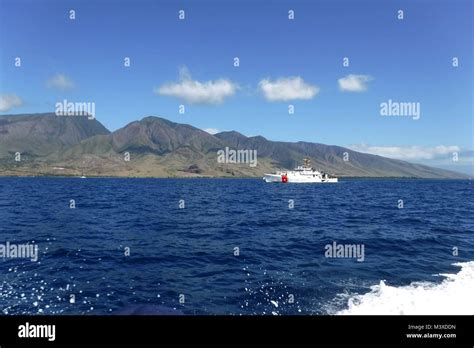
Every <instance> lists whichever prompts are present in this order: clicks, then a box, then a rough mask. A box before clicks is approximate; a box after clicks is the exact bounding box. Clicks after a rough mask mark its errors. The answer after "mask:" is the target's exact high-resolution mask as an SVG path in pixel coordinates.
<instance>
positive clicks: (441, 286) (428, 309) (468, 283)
mask: <svg viewBox="0 0 474 348" xmlns="http://www.w3.org/2000/svg"><path fill="white" fill-rule="evenodd" d="M454 266H458V267H461V270H460V271H459V272H458V273H456V274H439V275H440V276H442V277H444V278H445V279H443V281H442V282H441V283H431V282H416V283H412V284H410V285H407V286H398V287H397V286H390V285H387V284H385V282H384V281H383V280H382V281H380V284H379V285H375V286H372V287H371V290H372V291H370V292H369V293H366V294H364V295H353V296H351V297H350V298H349V300H348V302H347V305H348V308H347V309H344V310H341V311H338V312H337V313H336V314H338V315H392V314H393V315H419V314H420V315H441V314H444V315H446V314H450V315H454V314H458V315H462V314H464V315H472V314H474V297H473V296H472V295H473V294H474V261H470V262H461V263H455V264H454Z"/></svg>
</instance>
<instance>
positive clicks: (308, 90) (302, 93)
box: [258, 76, 320, 102]
mask: <svg viewBox="0 0 474 348" xmlns="http://www.w3.org/2000/svg"><path fill="white" fill-rule="evenodd" d="M258 86H259V88H260V90H261V91H262V92H263V95H264V96H265V99H267V100H268V101H272V102H273V101H289V100H296V99H312V98H314V96H316V95H317V94H318V93H319V90H320V88H319V87H318V86H314V85H310V84H308V83H306V82H304V80H303V79H302V78H301V77H299V76H293V77H283V78H279V79H277V80H275V81H271V80H270V79H263V80H261V81H260V82H259V83H258Z"/></svg>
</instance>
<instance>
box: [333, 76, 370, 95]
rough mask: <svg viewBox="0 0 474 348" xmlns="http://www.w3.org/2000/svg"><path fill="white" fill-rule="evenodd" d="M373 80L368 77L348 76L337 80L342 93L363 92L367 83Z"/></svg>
mask: <svg viewBox="0 0 474 348" xmlns="http://www.w3.org/2000/svg"><path fill="white" fill-rule="evenodd" d="M372 80H373V78H372V77H371V76H369V75H354V74H350V75H347V76H345V77H342V78H340V79H339V80H337V82H338V83H339V89H340V90H341V91H343V92H365V91H366V90H367V88H368V86H367V83H368V82H369V81H372Z"/></svg>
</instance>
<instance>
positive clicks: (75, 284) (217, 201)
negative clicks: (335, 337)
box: [0, 178, 474, 315]
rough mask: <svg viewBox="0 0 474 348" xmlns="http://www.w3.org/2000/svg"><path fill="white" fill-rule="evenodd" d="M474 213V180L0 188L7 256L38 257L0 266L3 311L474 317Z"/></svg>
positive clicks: (3, 181) (67, 181)
mask: <svg viewBox="0 0 474 348" xmlns="http://www.w3.org/2000/svg"><path fill="white" fill-rule="evenodd" d="M70 200H75V205H76V207H75V208H74V209H71V208H70ZM181 200H183V201H181ZM399 200H403V208H402V209H400V208H398V205H399ZM180 202H181V203H184V208H180V206H179V205H180ZM181 206H182V204H181ZM291 206H293V208H290V207H291ZM473 208H474V203H473V184H472V181H469V180H465V181H461V180H453V181H449V180H342V181H341V182H340V183H338V184H330V185H311V184H309V185H308V184H299V185H297V184H266V183H264V182H263V181H262V180H257V179H107V178H100V179H99V178H97V179H96V178H87V179H80V178H0V244H5V243H7V242H9V243H12V244H15V243H16V244H24V243H30V244H35V245H38V249H39V257H38V260H37V261H36V262H34V261H31V260H30V259H24V258H23V259H22V258H0V310H1V311H2V312H3V313H4V314H36V313H39V314H115V313H141V314H160V313H161V314H167V313H177V314H181V313H182V314H230V315H240V314H255V315H261V314H268V315H272V314H279V315H285V314H312V315H325V314H373V313H377V314H444V313H453V314H461V313H464V314H473V313H474V300H473V297H472V294H473V293H474V263H473V262H472V261H473V260H474V215H473V211H474V209H473ZM334 242H335V243H336V244H337V245H344V244H351V245H352V244H355V245H359V246H363V247H364V255H363V256H364V257H363V261H362V262H359V261H357V258H354V257H345V258H342V257H337V258H330V257H326V255H325V253H326V250H327V249H326V247H327V245H333V243H334ZM126 248H129V249H126ZM236 248H238V255H236V251H237V249H236ZM453 248H455V249H453ZM126 250H129V251H130V255H128V256H127V255H125V254H126ZM456 250H457V254H456V252H455V251H456ZM346 256H347V255H346ZM183 295H184V296H183ZM180 299H181V302H182V300H184V303H181V302H180Z"/></svg>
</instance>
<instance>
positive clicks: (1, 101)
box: [0, 94, 23, 112]
mask: <svg viewBox="0 0 474 348" xmlns="http://www.w3.org/2000/svg"><path fill="white" fill-rule="evenodd" d="M22 105H23V100H21V98H20V97H19V96H17V95H15V94H3V95H0V112H4V111H9V110H10V109H11V108H15V107H19V106H22Z"/></svg>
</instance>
